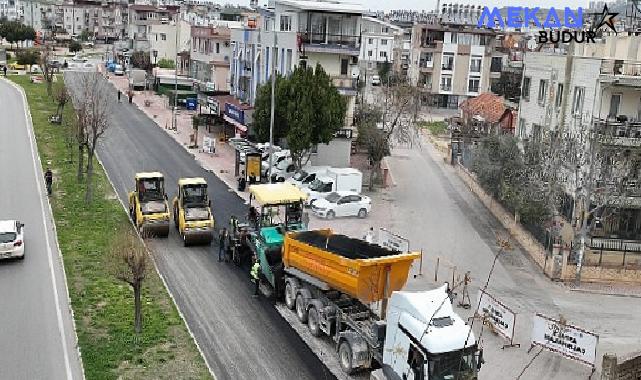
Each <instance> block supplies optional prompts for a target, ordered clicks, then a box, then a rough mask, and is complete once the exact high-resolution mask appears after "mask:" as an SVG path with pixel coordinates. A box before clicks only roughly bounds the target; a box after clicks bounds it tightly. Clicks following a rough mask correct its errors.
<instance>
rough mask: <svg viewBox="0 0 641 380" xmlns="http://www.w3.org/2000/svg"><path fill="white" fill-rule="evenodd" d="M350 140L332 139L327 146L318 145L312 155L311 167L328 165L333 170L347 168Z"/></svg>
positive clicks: (350, 146)
mask: <svg viewBox="0 0 641 380" xmlns="http://www.w3.org/2000/svg"><path fill="white" fill-rule="evenodd" d="M351 149H352V140H351V139H334V140H332V141H330V142H329V144H318V150H317V152H318V153H316V154H312V156H311V158H310V161H311V163H312V165H314V166H319V165H329V166H332V167H335V168H348V167H349V164H350V160H349V157H350V152H351Z"/></svg>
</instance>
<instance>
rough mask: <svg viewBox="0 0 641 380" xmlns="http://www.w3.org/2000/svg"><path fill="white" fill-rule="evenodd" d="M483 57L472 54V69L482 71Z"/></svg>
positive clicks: (475, 71) (476, 71)
mask: <svg viewBox="0 0 641 380" xmlns="http://www.w3.org/2000/svg"><path fill="white" fill-rule="evenodd" d="M481 59H482V58H481V57H479V56H472V59H471V60H470V71H471V72H473V73H480V72H481Z"/></svg>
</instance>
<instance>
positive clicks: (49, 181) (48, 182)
mask: <svg viewBox="0 0 641 380" xmlns="http://www.w3.org/2000/svg"><path fill="white" fill-rule="evenodd" d="M52 183H53V173H52V172H51V169H49V168H47V171H46V172H45V184H46V185H47V194H48V195H51V184H52Z"/></svg>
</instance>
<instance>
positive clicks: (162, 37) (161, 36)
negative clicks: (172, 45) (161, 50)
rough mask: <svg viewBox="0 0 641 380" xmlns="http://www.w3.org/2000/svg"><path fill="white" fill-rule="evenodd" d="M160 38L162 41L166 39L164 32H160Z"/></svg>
mask: <svg viewBox="0 0 641 380" xmlns="http://www.w3.org/2000/svg"><path fill="white" fill-rule="evenodd" d="M160 39H161V40H162V41H167V35H166V34H165V33H160Z"/></svg>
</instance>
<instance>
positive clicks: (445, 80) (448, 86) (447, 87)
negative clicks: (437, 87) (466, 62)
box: [441, 75, 452, 91]
mask: <svg viewBox="0 0 641 380" xmlns="http://www.w3.org/2000/svg"><path fill="white" fill-rule="evenodd" d="M441 91H452V76H450V75H444V76H442V77H441Z"/></svg>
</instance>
